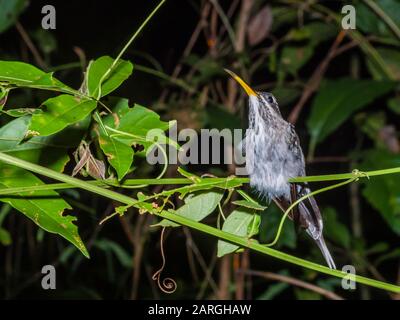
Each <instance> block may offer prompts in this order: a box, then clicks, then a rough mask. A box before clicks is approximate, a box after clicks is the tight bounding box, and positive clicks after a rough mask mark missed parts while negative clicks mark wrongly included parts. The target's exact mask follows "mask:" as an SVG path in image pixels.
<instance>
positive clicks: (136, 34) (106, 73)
mask: <svg viewBox="0 0 400 320" xmlns="http://www.w3.org/2000/svg"><path fill="white" fill-rule="evenodd" d="M165 1H166V0H161V1H160V3H159V4H158V5H157V7H155V8H154V10H153V11H152V12H151V13H150V15H149V16H148V17H147V18H146V19H145V20H144V21H143V23H142V24H141V25H140V27H139V28H138V29H137V30H136V31H135V33H134V34H133V35H132V37H131V38H130V39H129V41H128V42H127V43H126V44H125V46H124V47H123V48H122V50H121V51H120V52H119V53H118V55H117V57H116V58H115V60H114V61H113V63H112V64H111V66H110V68H109V69H108V70H107V71H106V72H105V73H104V74H103V76H102V77H101V78H100V82H99V94H98V98H100V97H101V84H102V83H103V81H104V80H105V79H106V78H107V77H108V76H109V74H110V73H111V72H112V71H113V70H114V68H115V66H116V65H117V63H118V61H119V60H120V59H121V57H122V56H123V55H124V53H125V52H126V50H128V48H129V46H130V45H131V44H132V42H133V41H134V40H135V39H136V38H137V36H138V35H139V34H140V33H141V32H142V30H143V28H144V27H145V26H146V25H147V23H148V22H149V21H150V20H151V18H153V16H154V15H155V14H156V12H157V11H158V10H159V9H160V8H161V7H162V5H163V4H164V3H165Z"/></svg>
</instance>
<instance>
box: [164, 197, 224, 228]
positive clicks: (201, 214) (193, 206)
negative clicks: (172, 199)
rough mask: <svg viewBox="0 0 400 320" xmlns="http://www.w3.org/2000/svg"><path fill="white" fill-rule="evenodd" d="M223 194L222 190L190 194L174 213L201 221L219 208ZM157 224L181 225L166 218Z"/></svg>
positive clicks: (167, 225)
mask: <svg viewBox="0 0 400 320" xmlns="http://www.w3.org/2000/svg"><path fill="white" fill-rule="evenodd" d="M223 195H224V193H223V192H222V191H208V192H204V193H200V194H198V195H195V196H188V197H187V198H186V199H185V204H184V205H183V206H181V207H180V208H179V209H178V210H176V211H175V212H174V213H175V214H177V215H180V216H184V217H185V218H188V219H191V220H194V221H201V220H203V219H204V218H205V217H207V216H208V215H210V214H211V213H212V212H213V211H214V210H215V209H216V208H217V206H218V203H220V201H221V199H222V197H223ZM157 225H159V226H163V227H178V226H179V225H178V224H176V223H174V222H172V221H169V220H166V219H163V220H162V221H161V222H160V223H159V224H157Z"/></svg>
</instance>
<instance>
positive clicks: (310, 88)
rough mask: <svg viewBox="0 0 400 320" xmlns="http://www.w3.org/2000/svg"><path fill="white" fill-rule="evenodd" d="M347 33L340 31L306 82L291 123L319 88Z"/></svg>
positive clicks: (292, 113)
mask: <svg viewBox="0 0 400 320" xmlns="http://www.w3.org/2000/svg"><path fill="white" fill-rule="evenodd" d="M345 35H346V32H345V31H343V30H342V31H340V32H339V34H338V36H337V37H336V39H335V41H334V42H333V44H332V46H331V48H330V49H329V51H328V54H327V55H326V57H325V59H324V60H322V62H321V63H320V64H319V65H318V67H317V68H316V69H315V71H314V73H313V74H312V76H311V78H310V80H309V81H308V83H307V84H306V87H305V90H304V92H303V94H302V96H301V98H300V100H299V102H298V103H297V104H296V106H295V107H294V108H293V110H292V112H291V113H290V115H289V117H288V121H289V122H290V123H293V124H294V123H296V121H297V119H298V117H299V115H300V112H301V110H302V109H303V107H304V106H305V104H306V103H307V101H308V99H309V98H310V97H311V96H312V94H313V93H314V92H315V91H316V90H317V89H318V87H319V85H320V83H321V80H322V78H323V76H324V74H325V72H326V70H327V69H328V66H329V63H330V62H331V60H332V59H333V58H334V57H335V54H336V51H337V49H338V47H339V45H340V43H341V42H342V40H343V39H344V37H345Z"/></svg>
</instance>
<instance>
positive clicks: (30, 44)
mask: <svg viewBox="0 0 400 320" xmlns="http://www.w3.org/2000/svg"><path fill="white" fill-rule="evenodd" d="M15 28H16V29H17V31H18V33H19V34H20V36H21V38H22V40H24V42H25V44H26V46H27V47H28V48H29V50H30V52H31V53H32V55H33V58H34V59H35V62H36V63H37V65H38V66H39V67H40V68H42V69H44V70H47V68H48V66H47V64H46V62H44V60H43V58H42V57H41V55H40V53H39V50H38V49H36V47H35V45H34V44H33V42H32V40H31V38H30V37H29V35H28V33H27V32H26V31H25V28H24V27H23V26H22V24H21V23H20V22H17V23H16V24H15Z"/></svg>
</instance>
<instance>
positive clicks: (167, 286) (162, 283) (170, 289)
mask: <svg viewBox="0 0 400 320" xmlns="http://www.w3.org/2000/svg"><path fill="white" fill-rule="evenodd" d="M164 232H165V227H164V228H162V231H161V238H160V248H161V257H162V265H161V268H160V269H158V270H157V271H156V272H155V273H154V274H153V276H152V277H151V278H152V279H153V280H154V281H157V285H158V287H159V288H160V290H161V291H162V292H164V293H168V294H171V293H174V292H175V290H176V288H177V287H178V285H177V284H176V281H175V280H174V279H172V278H164V279H161V273H162V272H163V270H164V267H165V254H164Z"/></svg>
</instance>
